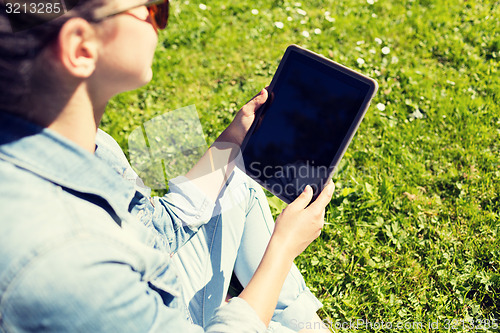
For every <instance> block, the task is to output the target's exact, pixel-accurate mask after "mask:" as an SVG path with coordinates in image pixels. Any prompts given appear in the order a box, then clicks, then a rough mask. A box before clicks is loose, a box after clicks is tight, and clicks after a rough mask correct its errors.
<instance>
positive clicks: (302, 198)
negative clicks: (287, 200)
mask: <svg viewBox="0 0 500 333" xmlns="http://www.w3.org/2000/svg"><path fill="white" fill-rule="evenodd" d="M312 197H313V190H312V187H311V186H310V185H307V186H306V188H305V189H304V191H302V193H301V194H300V195H299V196H298V197H297V198H296V199H295V200H294V201H293V202H292V203H291V204H290V205H288V207H291V208H293V209H297V210H301V209H304V208H306V207H307V205H308V204H309V202H311V199H312Z"/></svg>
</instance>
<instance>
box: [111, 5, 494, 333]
mask: <svg viewBox="0 0 500 333" xmlns="http://www.w3.org/2000/svg"><path fill="white" fill-rule="evenodd" d="M499 19H500V2H498V1H474V0H468V1H465V0H460V1H458V0H457V1H450V0H442V1H437V0H403V1H396V0H385V1H384V0H356V1H355V0H349V1H347V0H337V1H332V0H328V1H319V0H305V1H302V2H295V1H290V2H289V1H279V0H278V1H262V0H257V1H246V2H236V3H233V2H230V1H228V0H213V1H210V2H209V3H203V4H200V3H199V2H191V1H175V0H174V1H172V5H171V18H170V21H169V27H168V29H167V30H165V31H163V32H161V35H160V41H159V45H158V49H157V54H156V60H155V63H154V65H153V67H154V68H153V69H154V72H155V77H154V79H153V81H152V82H151V83H150V84H149V85H147V86H146V87H144V88H142V89H140V90H138V91H134V92H130V93H125V94H123V95H120V96H118V97H116V98H115V99H114V100H113V101H112V102H111V103H110V105H109V107H108V111H107V114H106V115H105V117H104V120H103V124H102V128H103V129H105V130H107V131H109V132H110V134H111V135H113V136H114V137H115V138H116V139H117V141H118V142H119V143H120V145H121V146H122V147H123V148H124V149H125V151H127V141H128V136H129V134H130V133H131V132H132V131H133V130H134V129H136V128H138V127H140V126H141V124H143V123H145V122H147V121H148V120H150V119H152V118H154V117H155V116H158V115H162V114H164V113H165V112H167V111H171V110H175V109H178V108H181V107H185V106H189V105H195V107H196V109H197V111H198V114H199V116H200V119H201V124H202V127H203V131H204V133H205V134H206V139H207V142H208V143H211V142H213V140H215V138H216V137H217V135H218V134H219V133H220V132H221V131H222V130H223V129H224V128H225V127H226V126H227V125H228V124H229V123H230V121H231V119H232V118H233V117H234V115H235V113H236V111H237V110H238V109H239V108H240V107H241V106H242V105H243V104H244V103H245V102H246V101H247V100H249V99H250V98H251V97H252V96H253V95H254V94H255V93H257V92H258V91H259V90H260V89H262V88H263V87H265V86H266V85H267V84H269V83H270V81H271V78H272V75H273V74H274V71H275V70H276V67H277V65H278V63H279V60H280V58H281V56H282V54H283V52H284V50H285V48H286V46H287V45H289V44H292V43H294V44H299V45H301V46H304V47H307V48H309V49H311V50H313V51H315V52H318V53H321V54H323V55H325V56H327V57H329V58H331V59H333V60H335V61H337V62H340V63H342V64H344V65H347V66H349V67H352V68H355V69H357V70H359V71H360V72H362V73H364V74H366V75H369V76H371V77H373V78H374V79H376V80H377V81H378V83H379V86H380V88H379V92H378V93H377V95H376V97H375V99H374V100H373V102H372V105H371V107H370V109H369V110H368V112H367V115H366V117H365V119H364V121H363V123H362V124H361V126H360V128H359V130H358V132H357V134H356V136H355V137H354V140H353V142H352V144H351V145H350V147H349V149H348V151H347V153H346V155H345V157H344V159H343V161H342V163H341V165H340V167H339V169H338V171H337V173H336V174H335V177H334V181H335V183H336V191H335V195H334V200H333V201H332V202H331V203H330V205H329V206H328V209H327V216H326V219H327V221H328V222H330V223H331V224H329V225H326V226H325V228H324V232H323V233H322V235H321V237H320V238H319V239H318V240H317V241H315V242H314V243H313V244H312V245H311V246H310V247H309V248H308V250H306V252H304V253H303V254H302V255H301V256H300V257H299V258H298V259H297V260H296V263H297V265H298V267H299V269H300V270H301V271H302V272H303V273H304V275H305V277H306V281H307V283H308V285H309V286H310V288H311V289H312V290H313V292H315V293H316V294H317V295H318V296H319V297H320V299H321V300H322V302H323V303H324V307H323V309H322V310H321V312H320V316H321V317H322V318H324V319H325V320H328V321H331V322H332V323H333V324H332V328H334V329H335V323H337V324H341V323H347V322H350V321H352V322H353V324H355V323H360V324H361V323H362V322H361V321H364V325H360V326H359V327H358V331H379V330H381V331H389V329H388V324H387V323H392V324H393V328H395V327H397V326H396V325H397V323H406V324H407V325H406V326H404V325H400V326H399V327H400V328H401V330H402V331H430V330H434V329H435V328H436V327H437V326H436V324H438V327H439V330H440V331H457V330H458V331H469V330H471V329H470V328H471V327H472V326H473V325H474V326H476V327H478V326H477V325H480V327H482V328H485V329H486V330H485V331H497V330H495V329H492V328H491V327H492V326H494V322H495V320H496V324H498V325H500V246H499V245H500V241H499V232H500V230H499V225H500V197H499V196H500V107H499V106H498V102H499V101H500V73H499V69H500V66H499V60H500V23H499ZM269 200H270V203H271V205H272V207H273V209H274V212H275V213H276V212H278V211H279V210H280V209H281V208H282V207H283V205H282V203H281V202H280V201H279V200H277V199H276V198H271V197H270V198H269ZM453 320H455V321H453ZM382 322H384V323H385V326H383V327H384V329H382V326H380V325H381V324H382ZM464 322H465V325H464ZM431 324H433V325H434V326H432V327H431V328H429V326H428V325H431ZM377 325H379V326H377ZM453 325H455V326H453ZM411 326H413V327H411ZM337 327H338V326H337ZM405 327H406V328H405ZM410 327H411V328H410ZM454 328H456V329H454ZM335 330H336V329H335ZM352 330H353V329H352V328H351V330H350V331H352Z"/></svg>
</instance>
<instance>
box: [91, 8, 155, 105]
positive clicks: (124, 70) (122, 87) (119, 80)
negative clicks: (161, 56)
mask: <svg viewBox="0 0 500 333" xmlns="http://www.w3.org/2000/svg"><path fill="white" fill-rule="evenodd" d="M118 1H119V3H120V7H121V8H123V7H122V6H124V5H125V4H124V3H125V2H126V3H131V4H134V2H135V3H141V0H138V1H137V0H118ZM149 19H150V18H149V13H148V10H147V8H146V7H144V6H142V7H137V8H134V9H132V10H129V11H127V12H125V13H122V14H119V15H116V16H113V17H111V18H109V19H107V20H105V21H104V22H103V23H102V25H103V29H104V30H105V32H104V34H103V35H104V36H103V37H102V47H101V50H100V53H99V60H98V63H97V67H96V71H95V75H94V76H95V77H93V78H92V79H93V80H98V81H99V82H98V84H99V85H100V86H101V87H100V88H101V89H106V90H108V89H109V90H110V93H111V94H112V95H114V94H117V93H120V92H123V91H127V90H132V89H136V88H138V87H140V86H142V85H144V84H146V83H148V82H149V81H150V80H151V78H152V76H153V73H152V69H151V65H152V61H153V56H154V52H155V48H156V44H157V41H158V35H157V32H156V30H155V28H154V26H153V24H152V23H151V22H150V20H149Z"/></svg>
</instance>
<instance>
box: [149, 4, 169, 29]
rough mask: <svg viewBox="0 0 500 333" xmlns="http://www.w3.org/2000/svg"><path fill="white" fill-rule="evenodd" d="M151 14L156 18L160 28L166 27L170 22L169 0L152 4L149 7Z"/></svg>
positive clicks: (157, 25)
mask: <svg viewBox="0 0 500 333" xmlns="http://www.w3.org/2000/svg"><path fill="white" fill-rule="evenodd" d="M148 9H149V15H151V18H152V19H153V20H154V22H155V24H156V27H157V28H158V29H165V28H166V27H167V22H168V1H165V2H163V3H162V4H159V5H152V6H149V7H148Z"/></svg>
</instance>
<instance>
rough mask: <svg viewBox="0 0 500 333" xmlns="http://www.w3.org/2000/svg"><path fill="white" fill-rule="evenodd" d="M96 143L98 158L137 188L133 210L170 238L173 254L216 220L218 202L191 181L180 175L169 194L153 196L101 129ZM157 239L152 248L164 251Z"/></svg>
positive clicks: (140, 217) (169, 248)
mask: <svg viewBox="0 0 500 333" xmlns="http://www.w3.org/2000/svg"><path fill="white" fill-rule="evenodd" d="M96 144H97V150H96V155H97V156H98V157H99V158H100V159H101V160H103V161H104V162H106V163H107V164H108V165H109V166H110V167H112V168H113V169H114V170H115V171H116V172H117V173H119V174H120V175H122V177H123V178H124V179H125V180H127V181H129V182H131V183H133V184H134V186H135V188H136V191H137V193H136V196H135V197H134V199H133V200H132V202H131V203H130V207H129V211H130V212H131V213H132V214H133V215H135V216H136V217H137V218H138V219H139V220H140V221H141V222H142V223H143V224H144V225H146V226H147V227H149V228H151V229H154V231H155V232H156V233H158V234H159V235H160V236H162V237H165V238H166V240H167V242H168V249H167V250H168V251H169V252H176V251H177V249H178V248H180V247H181V246H182V245H183V244H184V243H185V242H186V241H188V240H189V239H190V238H191V237H192V236H193V235H194V234H195V233H196V232H197V230H198V228H199V227H200V226H201V225H203V224H205V223H207V222H208V221H209V220H210V218H211V217H212V213H213V211H214V207H215V203H214V202H213V201H212V200H210V199H209V198H208V197H207V196H206V195H205V194H204V193H203V192H202V191H201V190H199V189H198V187H197V186H196V185H194V184H193V183H192V182H191V181H190V180H189V179H188V178H186V177H183V176H180V177H177V178H174V179H172V180H170V181H169V192H168V193H167V194H166V195H164V196H163V197H151V196H150V193H151V190H150V189H149V188H147V187H146V186H145V185H144V184H143V182H142V181H141V180H140V178H139V176H138V175H137V174H136V173H135V171H134V170H133V169H132V167H131V165H130V163H129V162H128V161H127V159H126V157H125V155H124V153H123V151H122V150H121V148H120V146H119V145H118V143H117V142H116V141H115V140H114V139H113V138H112V137H111V136H110V135H109V134H107V133H105V132H103V131H102V130H99V131H98V134H97V138H96ZM156 239H157V241H156V242H155V243H154V244H151V245H153V246H155V247H157V248H163V247H164V244H163V243H164V242H163V241H162V240H161V239H159V238H156Z"/></svg>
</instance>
